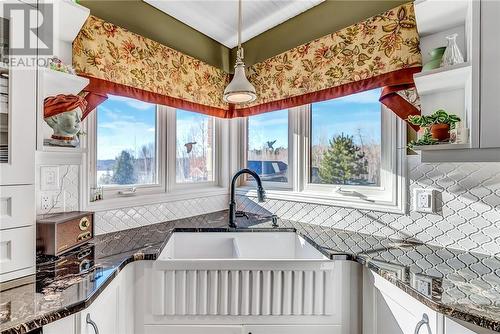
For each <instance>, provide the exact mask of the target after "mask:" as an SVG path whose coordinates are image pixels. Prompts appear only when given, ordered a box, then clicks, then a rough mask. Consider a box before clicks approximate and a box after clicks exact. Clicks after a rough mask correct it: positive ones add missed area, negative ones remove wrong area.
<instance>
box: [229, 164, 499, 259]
mask: <svg viewBox="0 0 500 334" xmlns="http://www.w3.org/2000/svg"><path fill="white" fill-rule="evenodd" d="M408 168H409V177H410V196H409V201H410V202H409V204H411V203H412V202H411V201H412V198H411V196H412V193H413V192H412V191H411V190H412V189H414V188H433V189H436V190H438V191H439V192H440V193H441V199H440V200H439V201H438V203H439V206H440V209H441V210H440V212H439V213H437V214H424V213H419V212H413V211H411V212H409V214H408V215H397V214H389V213H383V212H375V211H368V210H355V209H349V208H342V207H333V206H324V205H318V204H309V203H296V202H288V201H280V200H269V201H267V202H265V203H257V201H256V199H255V198H248V197H242V196H239V197H238V202H239V209H241V210H245V211H249V212H252V213H257V214H260V213H262V212H264V211H265V212H268V213H273V214H277V215H278V216H279V217H281V218H282V219H288V220H293V221H297V222H300V223H307V224H314V225H320V226H322V227H331V228H335V229H341V230H348V231H353V232H360V233H366V234H371V235H374V236H381V237H389V238H402V239H406V240H408V239H412V240H414V241H419V242H422V243H428V244H430V245H435V246H441V247H451V248H455V249H458V250H464V251H473V252H477V253H483V254H488V255H495V256H498V255H500V163H461V164H460V163H446V164H445V163H443V164H421V163H420V162H419V161H418V158H414V157H409V158H408ZM409 207H411V205H410V206H409Z"/></svg>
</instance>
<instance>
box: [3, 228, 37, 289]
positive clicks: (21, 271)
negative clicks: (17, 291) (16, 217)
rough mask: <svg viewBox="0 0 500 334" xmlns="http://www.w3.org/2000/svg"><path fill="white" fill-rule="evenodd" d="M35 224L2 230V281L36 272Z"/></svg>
mask: <svg viewBox="0 0 500 334" xmlns="http://www.w3.org/2000/svg"><path fill="white" fill-rule="evenodd" d="M34 240H35V228H34V226H28V227H21V228H14V229H10V230H3V231H0V268H1V270H0V282H5V281H10V280H13V279H16V278H19V277H22V276H27V275H31V274H33V273H34V272H35V269H34V268H35V242H34Z"/></svg>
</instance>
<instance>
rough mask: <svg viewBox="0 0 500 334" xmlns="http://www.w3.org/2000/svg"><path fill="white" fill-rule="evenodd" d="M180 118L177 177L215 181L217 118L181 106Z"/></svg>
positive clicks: (183, 179) (179, 180) (189, 180)
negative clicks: (215, 123)
mask: <svg viewBox="0 0 500 334" xmlns="http://www.w3.org/2000/svg"><path fill="white" fill-rule="evenodd" d="M176 119H177V132H176V133H177V144H176V147H177V149H176V151H177V159H176V169H175V178H176V181H177V182H178V183H192V182H212V181H214V118H213V117H210V116H206V115H202V114H198V113H193V112H189V111H184V110H177V115H176Z"/></svg>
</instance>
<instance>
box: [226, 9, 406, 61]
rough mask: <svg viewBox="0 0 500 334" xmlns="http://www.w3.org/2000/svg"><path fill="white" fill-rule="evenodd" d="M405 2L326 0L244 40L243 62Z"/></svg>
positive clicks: (265, 57) (268, 54) (257, 59)
mask: <svg viewBox="0 0 500 334" xmlns="http://www.w3.org/2000/svg"><path fill="white" fill-rule="evenodd" d="M406 2H408V0H405V1H401V0H385V1H380V0H371V1H367V0H351V1H348V0H326V1H325V2H323V3H321V4H319V5H317V6H316V7H313V8H311V9H309V10H308V11H306V12H304V13H302V14H300V15H297V16H296V17H294V18H292V19H290V20H288V21H286V22H283V23H282V24H280V25H278V26H276V27H274V28H272V29H270V30H268V31H266V32H264V33H262V34H260V35H258V36H256V37H254V38H252V39H251V40H249V41H247V42H246V43H244V44H243V47H244V49H245V64H246V65H247V66H250V65H253V64H255V63H258V62H260V61H263V60H265V59H267V58H269V57H272V56H274V55H277V54H279V53H282V52H284V51H287V50H290V49H291V48H293V47H295V46H297V45H300V44H303V43H306V42H309V41H312V40H314V39H316V38H319V37H322V36H325V35H328V34H330V33H332V32H335V31H338V30H340V29H342V28H345V27H347V26H350V25H351V24H354V23H356V22H359V21H362V20H364V19H366V18H369V17H371V16H373V15H377V14H380V13H382V12H384V11H386V10H388V9H391V8H394V7H396V6H398V5H400V4H403V3H406ZM235 58H236V48H234V49H232V50H231V64H233V63H234V59H235Z"/></svg>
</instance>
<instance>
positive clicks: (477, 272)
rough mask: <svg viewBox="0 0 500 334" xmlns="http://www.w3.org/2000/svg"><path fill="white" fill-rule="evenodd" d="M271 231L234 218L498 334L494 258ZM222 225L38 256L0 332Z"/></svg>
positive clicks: (307, 227) (79, 305)
mask: <svg viewBox="0 0 500 334" xmlns="http://www.w3.org/2000/svg"><path fill="white" fill-rule="evenodd" d="M279 225H280V228H279V229H272V228H271V222H270V220H269V219H264V218H258V217H256V216H250V218H249V219H246V218H240V219H238V226H241V228H242V229H241V231H248V232H253V231H255V232H258V231H297V232H298V233H300V234H301V235H302V236H303V237H305V238H307V239H308V240H309V241H310V242H312V243H313V245H314V246H315V247H316V248H318V250H320V251H321V252H323V254H325V255H327V256H328V257H330V258H332V259H344V260H346V259H347V260H353V261H358V262H359V263H361V264H363V265H366V266H368V267H369V268H370V269H372V270H374V271H375V272H377V273H379V274H380V275H382V276H383V277H385V278H386V279H388V280H389V281H391V282H392V283H394V284H396V285H397V286H398V287H400V288H401V289H403V290H404V291H406V292H407V293H409V294H410V295H412V296H413V297H415V298H417V299H418V300H420V301H421V302H423V303H425V304H426V305H428V306H429V307H430V308H432V309H434V310H436V311H438V312H441V313H443V314H446V315H449V316H451V317H454V318H456V319H460V320H464V321H467V322H471V323H473V324H476V325H478V326H481V327H484V328H487V329H490V330H494V331H497V332H500V258H497V257H493V256H486V255H481V254H475V253H470V252H464V251H458V250H452V249H447V248H438V247H432V246H428V245H423V244H420V243H416V242H412V241H402V240H394V239H388V238H383V237H375V236H371V235H365V234H361V233H355V232H349V231H345V230H335V229H332V228H328V227H322V226H317V225H311V224H301V223H297V222H293V221H285V220H280V221H279ZM226 226H227V212H226V211H221V212H215V213H211V214H206V215H201V216H197V217H191V218H186V219H180V220H176V221H171V222H165V223H159V224H155V225H150V226H146V227H139V228H135V229H130V230H125V231H120V232H114V233H109V234H105V235H101V236H97V237H96V238H95V239H94V240H93V241H92V242H91V243H90V244H89V245H87V246H84V247H82V248H80V249H77V250H75V251H72V252H70V253H68V254H66V255H64V257H61V258H49V257H39V258H38V259H37V274H36V276H35V277H34V279H33V281H32V282H29V283H27V284H26V282H24V283H23V284H22V285H19V286H15V285H13V286H14V287H12V288H10V289H7V290H4V291H2V292H0V331H1V333H26V332H29V331H31V330H33V329H36V328H40V327H42V326H44V325H46V324H48V323H50V322H53V321H56V320H58V319H60V318H63V317H65V316H68V315H70V314H73V313H76V312H79V311H81V310H83V309H85V308H86V307H88V306H89V305H90V304H91V303H92V301H93V300H94V299H95V298H96V297H97V296H98V295H99V293H100V292H101V291H102V290H103V289H104V288H105V287H106V286H107V285H108V284H109V283H110V282H111V280H112V279H113V277H115V276H116V275H117V274H118V272H119V271H120V269H122V268H123V267H125V265H126V264H127V263H130V262H132V261H138V260H155V259H156V257H157V256H158V255H159V253H160V252H161V250H162V249H163V246H164V245H165V244H166V242H167V241H168V239H169V236H170V235H171V234H172V232H174V231H199V232H205V231H234V230H231V229H228V228H226ZM239 231H240V230H239ZM422 282H427V283H429V285H426V284H422ZM428 286H430V287H431V288H430V289H427V287H428ZM417 290H418V291H417Z"/></svg>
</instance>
